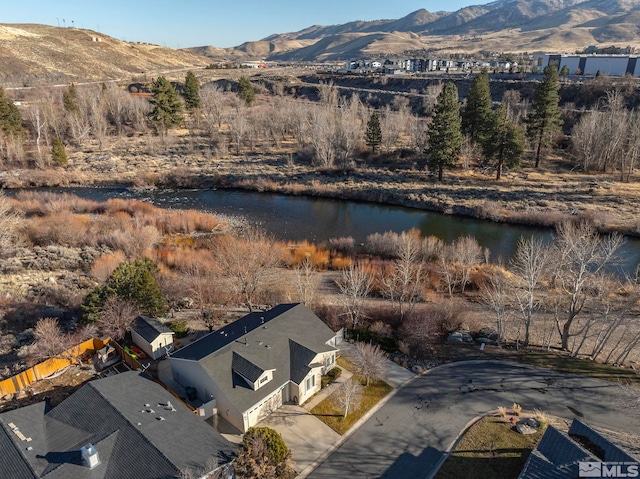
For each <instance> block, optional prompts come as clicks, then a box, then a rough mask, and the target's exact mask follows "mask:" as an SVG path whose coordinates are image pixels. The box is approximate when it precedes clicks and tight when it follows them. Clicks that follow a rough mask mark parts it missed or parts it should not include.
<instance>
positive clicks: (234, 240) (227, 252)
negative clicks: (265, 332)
mask: <svg viewBox="0 0 640 479" xmlns="http://www.w3.org/2000/svg"><path fill="white" fill-rule="evenodd" d="M214 254H215V259H216V262H217V264H218V268H219V269H220V272H221V273H222V275H223V277H224V278H225V279H226V280H227V281H228V283H229V286H230V288H231V290H232V291H233V293H234V294H235V296H236V297H237V298H239V299H240V300H241V301H242V302H243V303H244V305H245V306H246V307H247V308H248V309H249V311H253V307H254V300H255V298H256V297H257V294H258V293H259V291H260V290H261V289H262V288H264V287H266V286H267V285H268V284H269V283H270V282H271V281H272V280H273V279H274V274H275V270H276V268H277V267H278V266H279V265H280V264H281V263H282V258H281V255H280V254H279V250H278V248H277V246H276V245H275V244H274V241H273V240H272V239H270V238H268V237H267V236H266V235H265V234H264V233H263V232H261V231H258V230H254V229H250V230H248V231H246V232H245V233H244V235H243V236H241V237H231V236H226V237H224V238H220V239H219V240H218V241H217V242H216V244H215V246H214Z"/></svg>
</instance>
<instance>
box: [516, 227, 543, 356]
mask: <svg viewBox="0 0 640 479" xmlns="http://www.w3.org/2000/svg"><path fill="white" fill-rule="evenodd" d="M547 253H548V248H547V247H546V246H545V245H544V244H543V243H542V240H539V239H535V238H533V237H532V238H529V239H524V238H520V241H519V242H518V247H517V249H516V253H515V255H514V257H513V258H512V260H511V269H512V271H513V272H514V273H515V274H516V275H517V278H516V279H517V281H516V291H515V294H514V297H515V299H516V301H517V302H518V306H519V309H520V313H521V314H522V322H523V324H524V341H523V342H524V345H525V346H526V345H528V344H529V341H530V339H531V323H532V321H533V316H534V313H535V312H536V311H537V310H538V308H539V306H540V302H539V301H540V300H539V298H538V294H537V293H538V288H539V287H540V282H541V281H542V277H543V275H544V273H545V268H546V266H547V264H548V254H547Z"/></svg>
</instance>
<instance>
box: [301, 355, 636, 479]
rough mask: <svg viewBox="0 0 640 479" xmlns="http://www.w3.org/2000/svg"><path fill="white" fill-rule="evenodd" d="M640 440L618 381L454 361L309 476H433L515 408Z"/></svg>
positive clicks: (392, 403)
mask: <svg viewBox="0 0 640 479" xmlns="http://www.w3.org/2000/svg"><path fill="white" fill-rule="evenodd" d="M514 402H515V403H518V404H520V405H522V407H523V408H524V409H525V410H532V409H535V408H539V409H542V410H543V411H545V412H547V413H549V414H551V415H554V416H559V417H562V418H565V419H567V420H569V421H570V420H571V419H572V418H574V417H576V418H578V419H580V420H582V421H584V422H586V423H587V424H591V425H593V426H596V427H602V428H604V429H608V430H611V431H618V432H626V433H630V434H634V435H637V434H638V432H639V431H640V411H632V410H627V409H625V399H624V395H623V394H622V392H621V391H620V388H619V387H618V386H616V385H615V384H614V383H610V382H607V381H600V380H597V379H592V378H587V377H584V376H573V375H566V374H561V373H557V372H552V371H548V370H543V369H537V368H529V367H526V366H518V365H514V364H508V363H496V362H485V361H479V362H463V363H454V364H451V365H447V366H444V367H440V368H436V369H435V370H433V371H431V372H429V373H428V374H425V375H424V376H420V377H419V378H418V379H416V380H415V381H413V382H412V383H410V384H409V385H408V386H406V387H405V388H403V389H401V390H400V391H399V392H398V393H397V395H396V396H394V397H393V398H391V400H389V402H387V404H385V405H384V406H383V407H382V408H381V409H380V410H378V411H377V413H376V414H374V415H373V416H372V417H371V418H370V419H369V420H368V421H367V422H366V423H364V424H363V426H362V427H361V428H360V429H358V430H357V431H356V432H355V434H353V435H352V436H351V437H350V438H348V439H347V440H346V441H345V442H344V443H343V444H342V445H341V446H340V447H339V448H338V449H337V450H336V451H334V452H333V454H331V455H330V456H329V457H328V458H327V459H326V460H325V461H324V462H323V463H321V464H320V465H319V467H318V468H317V469H316V470H315V471H313V472H312V473H311V474H310V475H309V476H308V477H310V478H313V479H329V478H331V479H333V478H349V479H356V478H378V477H380V478H382V477H384V478H426V477H429V475H430V473H431V472H433V470H434V468H435V467H436V464H437V463H438V461H439V460H440V458H441V457H442V455H443V454H444V452H445V451H446V450H447V448H448V447H449V446H450V445H451V443H452V442H453V441H454V440H455V439H456V437H457V436H458V434H459V433H460V431H461V430H462V429H463V428H464V427H465V425H466V424H467V423H468V422H469V421H470V420H472V419H473V418H474V417H476V416H479V415H482V414H485V413H486V412H488V411H490V410H495V409H497V407H498V406H505V407H511V405H512V404H513V403H514Z"/></svg>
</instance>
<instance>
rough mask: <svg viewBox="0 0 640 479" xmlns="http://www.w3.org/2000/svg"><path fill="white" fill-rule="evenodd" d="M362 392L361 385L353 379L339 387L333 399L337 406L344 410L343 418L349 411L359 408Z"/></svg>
mask: <svg viewBox="0 0 640 479" xmlns="http://www.w3.org/2000/svg"><path fill="white" fill-rule="evenodd" d="M363 392H364V391H363V388H362V384H360V382H359V381H356V380H353V379H350V380H348V381H345V382H343V383H342V384H341V385H340V387H339V388H338V391H337V393H336V396H335V399H336V401H337V403H338V406H340V408H342V410H344V417H347V415H348V414H349V411H353V410H355V409H358V408H359V407H360V404H362V396H363Z"/></svg>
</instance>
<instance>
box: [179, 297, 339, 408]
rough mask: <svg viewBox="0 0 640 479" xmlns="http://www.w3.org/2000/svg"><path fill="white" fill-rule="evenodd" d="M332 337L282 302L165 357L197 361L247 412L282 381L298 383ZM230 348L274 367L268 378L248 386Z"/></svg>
mask: <svg viewBox="0 0 640 479" xmlns="http://www.w3.org/2000/svg"><path fill="white" fill-rule="evenodd" d="M245 328H246V329H245ZM245 330H246V334H245ZM334 336H335V333H334V332H333V331H331V329H330V328H329V327H328V326H326V325H325V324H324V323H323V322H322V320H321V319H320V318H318V317H317V316H316V315H315V314H313V312H311V311H310V310H309V309H308V308H306V307H305V306H304V305H302V304H282V305H279V306H276V307H275V308H273V309H271V310H269V311H265V312H260V313H251V314H248V315H247V316H245V317H243V318H240V319H238V320H237V321H235V322H233V323H231V324H229V325H227V326H225V327H224V328H222V329H219V330H217V331H214V332H212V333H209V334H208V335H206V336H204V337H203V338H201V339H199V340H198V341H195V342H193V343H191V344H189V345H188V346H185V347H184V348H182V349H179V350H178V351H176V352H175V353H174V354H172V355H171V357H170V360H172V361H174V360H178V359H185V360H191V361H197V362H198V363H199V364H200V366H201V367H202V368H203V369H204V371H205V372H206V373H207V374H208V375H209V376H210V377H211V378H212V379H213V381H214V382H215V383H216V384H217V385H218V387H220V388H221V389H222V390H223V391H224V393H225V395H226V396H227V397H228V398H229V399H230V400H231V401H232V402H233V403H234V404H235V405H236V407H237V408H238V410H239V411H246V410H248V409H250V408H251V407H252V406H253V405H255V404H257V403H258V402H259V401H261V400H262V399H264V398H266V397H267V396H269V395H270V394H271V393H273V392H274V391H276V390H277V389H278V388H280V387H281V386H282V385H283V384H285V383H286V382H287V381H289V380H292V381H294V382H297V383H298V384H299V382H298V381H301V380H302V379H303V378H304V375H306V374H305V373H304V372H305V368H306V371H307V372H308V371H309V368H308V364H309V361H311V360H312V359H313V356H315V355H316V354H318V353H323V352H328V351H335V350H336V348H334V347H333V346H330V345H328V344H327V342H328V341H329V340H330V339H331V338H333V337H334ZM291 342H293V343H295V346H293V348H292V347H291ZM234 352H235V353H236V354H237V355H240V356H241V357H242V358H244V360H246V361H247V362H249V363H251V364H253V365H255V366H257V367H259V368H260V369H262V370H263V371H267V370H273V379H272V380H271V381H269V382H268V383H266V384H264V385H263V386H262V387H260V388H259V389H257V390H256V391H254V390H252V389H250V388H249V387H248V386H247V384H246V383H245V382H244V381H242V380H241V379H240V378H239V376H237V375H236V374H233V361H234ZM303 374H304V375H303Z"/></svg>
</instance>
